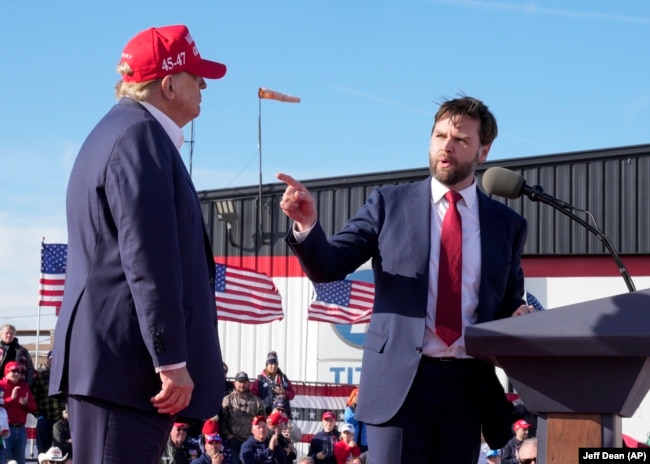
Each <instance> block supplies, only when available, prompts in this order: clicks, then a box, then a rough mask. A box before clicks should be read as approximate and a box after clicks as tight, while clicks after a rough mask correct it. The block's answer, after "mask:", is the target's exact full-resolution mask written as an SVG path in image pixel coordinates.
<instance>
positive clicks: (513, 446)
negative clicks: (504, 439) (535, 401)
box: [501, 419, 530, 464]
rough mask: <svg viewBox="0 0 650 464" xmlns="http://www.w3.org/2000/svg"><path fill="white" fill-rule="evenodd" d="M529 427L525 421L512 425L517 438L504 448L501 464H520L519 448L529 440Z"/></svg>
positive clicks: (512, 439)
mask: <svg viewBox="0 0 650 464" xmlns="http://www.w3.org/2000/svg"><path fill="white" fill-rule="evenodd" d="M529 427H530V424H529V423H528V422H526V421H525V420H523V419H519V420H518V421H517V422H515V423H514V424H513V425H512V430H513V431H514V432H515V436H514V437H512V438H511V439H510V441H509V442H508V443H506V446H504V447H503V451H502V453H501V464H519V447H520V446H521V443H522V442H523V441H524V440H525V439H526V438H528V428H529Z"/></svg>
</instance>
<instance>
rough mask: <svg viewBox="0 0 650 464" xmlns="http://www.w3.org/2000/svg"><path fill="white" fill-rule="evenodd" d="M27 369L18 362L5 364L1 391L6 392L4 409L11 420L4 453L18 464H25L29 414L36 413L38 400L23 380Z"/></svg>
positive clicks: (0, 381) (0, 384) (0, 385)
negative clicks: (26, 428) (26, 429)
mask: <svg viewBox="0 0 650 464" xmlns="http://www.w3.org/2000/svg"><path fill="white" fill-rule="evenodd" d="M24 373H25V369H24V368H23V366H22V365H21V364H19V363H17V362H16V361H9V362H8V363H7V364H5V369H4V378H3V379H2V380H0V391H3V392H4V407H5V409H6V410H7V417H8V419H9V431H10V434H9V436H8V437H5V438H4V448H5V449H4V451H5V452H6V453H7V458H9V457H11V458H12V459H14V460H16V461H17V462H18V464H25V445H26V443H27V432H26V431H25V423H26V422H27V414H28V413H32V414H33V413H35V412H36V408H37V406H36V399H35V398H34V395H33V394H32V391H31V390H30V388H29V385H27V382H26V381H25V380H24V379H23V375H24Z"/></svg>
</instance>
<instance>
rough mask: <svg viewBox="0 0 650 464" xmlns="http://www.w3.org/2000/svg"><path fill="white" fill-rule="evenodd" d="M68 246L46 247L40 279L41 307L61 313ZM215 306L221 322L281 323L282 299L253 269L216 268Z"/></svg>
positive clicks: (222, 266)
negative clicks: (52, 308) (277, 321)
mask: <svg viewBox="0 0 650 464" xmlns="http://www.w3.org/2000/svg"><path fill="white" fill-rule="evenodd" d="M67 252H68V246H67V245H66V244H53V243H49V244H45V243H43V245H42V249H41V279H40V286H39V291H38V295H39V302H38V304H39V306H41V307H43V306H45V307H54V308H55V309H56V314H57V315H58V314H59V310H60V309H61V301H62V300H63V288H64V285H65V266H66V255H67ZM215 266H216V268H215V271H216V280H215V294H214V296H215V302H216V305H217V308H218V318H219V320H222V321H235V322H242V323H244V324H263V323H266V322H272V321H275V320H280V319H282V318H283V317H284V313H283V312H282V297H281V296H280V293H279V292H278V289H277V288H276V287H275V285H274V284H273V281H272V280H271V278H270V277H269V276H267V275H266V274H261V273H259V272H255V271H252V270H250V269H243V268H236V267H233V266H225V265H223V264H215Z"/></svg>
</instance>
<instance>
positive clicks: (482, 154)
mask: <svg viewBox="0 0 650 464" xmlns="http://www.w3.org/2000/svg"><path fill="white" fill-rule="evenodd" d="M491 147H492V144H491V143H490V144H488V145H481V146H480V147H479V148H478V164H483V163H484V162H485V160H486V159H487V155H488V153H489V152H490V148H491Z"/></svg>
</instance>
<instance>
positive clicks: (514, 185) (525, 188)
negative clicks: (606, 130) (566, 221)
mask: <svg viewBox="0 0 650 464" xmlns="http://www.w3.org/2000/svg"><path fill="white" fill-rule="evenodd" d="M482 183H483V188H484V189H485V191H486V192H488V193H489V194H491V195H497V196H500V197H504V198H508V199H510V200H514V199H516V198H519V197H520V196H521V195H522V194H523V195H526V196H527V197H528V198H530V199H531V200H532V201H539V202H542V203H546V204H547V205H550V206H552V207H553V208H555V209H556V210H557V211H559V212H560V213H562V214H564V215H565V216H568V217H569V218H570V219H573V220H574V221H576V222H577V223H579V224H580V225H582V226H583V227H584V228H586V229H587V230H588V231H589V232H591V233H592V234H594V235H595V236H596V237H597V238H598V239H599V240H600V241H601V242H602V243H603V245H604V246H605V248H607V250H608V251H609V253H610V255H611V256H612V258H614V261H615V262H616V265H617V266H618V270H619V272H620V273H621V276H622V277H623V280H625V284H626V285H627V288H628V290H629V291H630V292H634V291H636V287H635V286H634V282H632V277H630V274H629V273H628V272H627V269H626V268H625V265H624V264H623V262H622V261H621V258H620V257H619V256H618V253H617V252H616V250H615V249H614V245H612V242H611V241H610V240H609V238H607V236H606V235H605V234H603V233H602V232H601V231H600V229H599V228H598V227H594V226H592V225H591V224H589V223H588V222H587V221H585V220H584V219H582V218H581V217H579V216H576V215H575V214H574V213H573V212H572V210H577V211H582V212H584V213H587V214H589V216H591V213H589V211H586V210H583V209H579V208H574V207H573V206H571V205H570V204H569V203H567V202H565V201H562V200H558V199H557V198H555V197H554V196H552V195H549V194H547V193H544V189H543V188H542V187H541V186H539V185H534V186H532V187H531V186H530V185H526V180H525V179H524V178H523V176H520V175H519V174H517V173H516V172H514V171H511V170H510V169H505V168H501V167H498V166H495V167H492V168H489V169H488V170H487V171H485V173H484V174H483V179H482ZM591 217H592V218H593V216H591Z"/></svg>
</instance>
